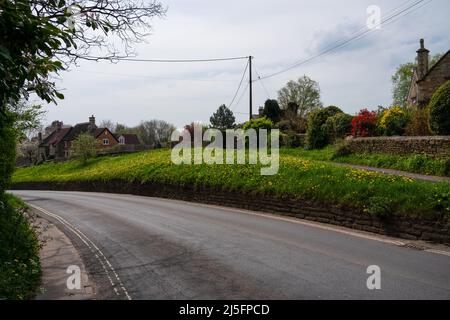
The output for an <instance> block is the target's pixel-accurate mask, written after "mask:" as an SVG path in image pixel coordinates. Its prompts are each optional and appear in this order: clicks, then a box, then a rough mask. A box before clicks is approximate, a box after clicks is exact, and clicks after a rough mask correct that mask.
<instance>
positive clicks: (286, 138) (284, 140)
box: [280, 131, 305, 148]
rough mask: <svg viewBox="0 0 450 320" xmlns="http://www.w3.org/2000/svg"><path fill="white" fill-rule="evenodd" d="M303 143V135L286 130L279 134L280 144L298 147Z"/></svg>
mask: <svg viewBox="0 0 450 320" xmlns="http://www.w3.org/2000/svg"><path fill="white" fill-rule="evenodd" d="M304 144H305V139H304V135H301V134H298V133H296V132H293V131H288V132H286V133H282V134H281V135H280V145H281V146H282V147H288V148H299V147H303V146H304Z"/></svg>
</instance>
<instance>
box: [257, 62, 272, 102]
mask: <svg viewBox="0 0 450 320" xmlns="http://www.w3.org/2000/svg"><path fill="white" fill-rule="evenodd" d="M255 72H256V75H257V76H258V80H261V75H260V74H259V72H258V70H257V69H256V66H255ZM255 81H256V80H255ZM259 83H260V84H261V87H262V88H263V90H264V91H265V92H266V94H267V98H268V99H270V98H271V97H270V93H269V91H268V90H267V88H266V86H265V85H264V83H263V81H262V80H261V81H259Z"/></svg>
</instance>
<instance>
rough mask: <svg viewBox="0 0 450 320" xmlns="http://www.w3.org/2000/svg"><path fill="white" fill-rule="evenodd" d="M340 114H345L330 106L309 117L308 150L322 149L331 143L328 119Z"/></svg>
mask: <svg viewBox="0 0 450 320" xmlns="http://www.w3.org/2000/svg"><path fill="white" fill-rule="evenodd" d="M338 113H343V112H342V110H341V109H339V108H338V107H335V106H329V107H326V108H325V109H320V110H316V111H314V112H312V113H311V114H310V115H309V118H308V129H307V131H306V146H307V148H308V149H321V148H323V147H325V146H326V145H327V144H328V143H330V140H329V138H330V137H329V133H328V129H327V127H326V122H327V120H328V118H330V117H333V116H334V115H336V114H338Z"/></svg>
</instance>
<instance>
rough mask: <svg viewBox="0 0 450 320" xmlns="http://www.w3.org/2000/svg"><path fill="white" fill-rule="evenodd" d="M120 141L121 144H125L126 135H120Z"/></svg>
mask: <svg viewBox="0 0 450 320" xmlns="http://www.w3.org/2000/svg"><path fill="white" fill-rule="evenodd" d="M119 143H120V144H125V137H124V136H120V137H119Z"/></svg>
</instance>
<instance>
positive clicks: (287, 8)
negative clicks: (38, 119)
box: [45, 0, 450, 127]
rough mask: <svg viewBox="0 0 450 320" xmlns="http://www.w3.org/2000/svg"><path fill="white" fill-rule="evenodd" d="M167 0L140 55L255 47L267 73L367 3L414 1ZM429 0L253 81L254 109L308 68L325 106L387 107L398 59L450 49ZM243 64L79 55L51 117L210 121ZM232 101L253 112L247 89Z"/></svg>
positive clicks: (318, 42)
mask: <svg viewBox="0 0 450 320" xmlns="http://www.w3.org/2000/svg"><path fill="white" fill-rule="evenodd" d="M416 1H417V0H416ZM161 2H162V3H163V4H164V5H165V6H167V7H168V11H167V16H166V17H165V18H164V19H159V20H154V23H153V26H154V30H153V32H152V35H151V36H150V37H148V39H147V43H145V44H139V45H137V46H136V47H135V50H136V53H137V55H138V58H142V59H181V58H183V59H197V58H219V57H234V56H248V55H252V56H254V57H255V59H254V65H255V67H256V71H255V77H256V72H258V74H259V75H261V76H264V75H267V74H271V73H274V72H277V71H279V70H282V69H284V68H286V67H288V66H290V65H292V64H294V63H296V62H298V61H301V60H304V59H307V58H309V57H311V56H314V55H316V54H317V53H320V52H321V51H323V50H324V49H326V48H329V47H330V46H333V45H334V44H336V43H337V42H339V41H342V40H345V39H346V38H349V37H351V36H352V35H354V34H355V32H358V31H361V30H363V28H365V26H366V21H367V18H368V14H367V8H368V7H369V6H370V5H377V6H379V7H380V8H381V14H382V17H385V18H386V17H389V14H390V13H391V12H392V11H393V9H395V8H397V7H400V6H402V5H403V6H402V7H401V8H406V6H407V5H408V4H412V3H414V2H415V1H413V0H411V1H406V0H395V1H392V0H390V1H387V0H386V1H385V0H371V1H366V0H358V1H355V0H352V1H350V0H341V1H335V0H314V1H306V0H296V1H294V0H227V1H218V0H161ZM423 3H425V4H426V5H425V6H423V7H420V8H418V9H417V10H415V11H412V12H410V13H409V14H408V15H406V16H403V17H401V18H399V19H398V20H397V21H394V22H393V23H391V24H388V25H385V26H382V28H381V30H376V31H373V32H371V33H370V34H369V35H368V36H367V37H364V38H362V39H360V40H357V41H354V42H352V43H351V44H350V45H348V46H346V47H344V48H341V49H340V50H336V51H333V52H331V53H330V54H328V55H325V56H321V57H319V58H317V59H313V60H311V61H310V62H309V63H307V64H303V65H301V66H299V67H298V68H295V69H293V70H290V71H289V72H286V73H282V74H280V75H278V76H276V77H272V78H269V79H266V80H264V81H262V82H256V83H254V104H255V106H254V110H256V109H257V106H259V105H262V104H263V103H264V101H265V100H266V99H267V98H268V97H270V98H276V97H277V91H278V90H279V89H280V88H281V87H282V86H283V85H284V84H285V83H286V82H287V81H289V80H291V79H297V78H299V77H300V76H303V75H308V76H309V77H311V78H312V79H314V80H316V81H318V82H319V84H320V88H321V95H322V101H323V103H324V105H330V104H333V105H337V106H340V107H341V108H342V109H343V110H344V111H346V112H348V113H351V114H353V113H355V112H357V111H358V110H359V109H361V108H363V107H369V108H376V106H378V105H383V106H388V105H389V104H390V102H391V80H390V79H391V76H392V74H393V72H394V71H395V69H396V67H397V66H398V65H399V64H401V63H405V62H408V61H413V60H414V59H415V55H416V53H415V51H416V50H417V49H418V46H419V39H420V38H425V43H426V47H427V48H428V49H429V50H431V52H432V53H437V52H446V51H447V50H448V49H450V36H449V30H450V19H448V14H449V12H450V1H448V0H432V1H431V2H429V1H424V2H423ZM391 21H392V20H391ZM245 64H246V61H245V60H237V61H226V62H215V63H200V64H152V63H143V62H120V63H118V64H110V63H107V62H99V63H96V62H83V63H81V64H80V66H79V67H74V68H72V69H71V71H70V72H64V73H62V74H61V81H59V82H58V86H59V87H61V88H63V89H64V91H63V92H64V94H65V96H66V99H65V100H63V101H61V102H60V103H59V104H58V105H57V106H55V105H48V106H46V110H48V112H47V115H46V119H45V121H46V122H47V123H49V122H51V121H52V120H61V121H64V123H66V124H74V123H77V122H84V121H87V119H88V117H89V116H90V115H91V114H94V115H95V116H96V118H97V120H98V121H100V120H105V119H108V120H112V121H114V122H120V123H125V124H127V125H130V126H131V125H136V124H138V123H139V122H140V121H142V120H150V119H163V120H166V121H169V122H171V123H173V124H175V125H176V126H178V127H181V126H183V125H185V124H187V123H190V122H192V121H201V122H205V123H208V121H209V117H210V115H211V114H212V113H213V112H214V111H215V110H216V109H217V108H218V107H219V106H220V105H221V104H227V105H228V104H229V103H230V101H231V99H232V98H233V96H234V93H235V92H236V89H237V87H238V84H239V81H240V79H241V76H242V73H243V71H244V67H245ZM243 89H245V86H243V87H242V89H241V90H243ZM241 92H243V91H241ZM241 92H240V93H239V95H238V98H239V97H240V96H241ZM238 98H237V99H236V102H237V100H238ZM232 109H233V110H234V111H236V112H237V113H236V118H237V120H239V121H244V120H245V119H247V118H248V115H247V114H245V113H246V112H248V94H245V95H243V96H242V99H241V100H240V102H239V104H237V103H235V105H234V106H232Z"/></svg>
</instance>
